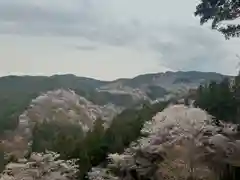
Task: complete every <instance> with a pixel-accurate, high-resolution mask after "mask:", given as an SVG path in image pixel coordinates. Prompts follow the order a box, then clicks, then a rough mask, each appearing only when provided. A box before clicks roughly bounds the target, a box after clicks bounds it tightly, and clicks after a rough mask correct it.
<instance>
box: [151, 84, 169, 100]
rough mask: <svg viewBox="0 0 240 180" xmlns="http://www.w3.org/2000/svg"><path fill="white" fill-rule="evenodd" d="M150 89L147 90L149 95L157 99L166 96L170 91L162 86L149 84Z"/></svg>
mask: <svg viewBox="0 0 240 180" xmlns="http://www.w3.org/2000/svg"><path fill="white" fill-rule="evenodd" d="M148 89H149V91H148V92H147V95H148V96H149V97H150V98H151V99H152V100H155V99H157V98H161V97H164V96H165V95H167V94H168V91H167V90H166V89H164V88H162V87H161V86H153V85H152V86H149V87H148Z"/></svg>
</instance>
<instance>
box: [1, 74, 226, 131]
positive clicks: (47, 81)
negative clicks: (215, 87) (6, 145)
mask: <svg viewBox="0 0 240 180" xmlns="http://www.w3.org/2000/svg"><path fill="white" fill-rule="evenodd" d="M224 77H225V76H224V75H221V74H218V73H206V72H196V71H190V72H181V71H179V72H166V73H156V74H144V75H140V76H137V77H135V78H132V79H118V80H115V81H100V80H96V79H92V78H86V77H77V76H75V75H71V74H67V75H54V76H50V77H47V76H6V77H1V78H0V135H1V132H4V131H5V130H6V129H7V130H8V129H10V130H11V129H14V128H16V127H17V125H18V122H19V116H20V115H21V114H22V113H23V112H24V111H25V110H26V109H27V108H28V107H29V104H30V103H31V101H32V99H35V98H36V97H38V96H40V95H41V94H42V93H45V92H47V91H53V90H57V89H65V90H68V89H71V90H73V91H74V92H76V94H77V95H79V96H81V97H83V98H85V99H86V100H88V101H90V102H91V103H92V104H95V105H99V106H105V105H107V104H114V105H115V106H117V107H120V108H129V107H133V106H136V105H138V104H141V103H142V102H145V101H150V102H153V101H154V100H156V99H160V98H164V97H167V96H169V95H172V94H176V93H184V92H187V91H188V90H189V89H191V88H196V87H198V86H199V84H204V83H208V82H210V81H212V80H213V81H220V80H222V79H223V78H224Z"/></svg>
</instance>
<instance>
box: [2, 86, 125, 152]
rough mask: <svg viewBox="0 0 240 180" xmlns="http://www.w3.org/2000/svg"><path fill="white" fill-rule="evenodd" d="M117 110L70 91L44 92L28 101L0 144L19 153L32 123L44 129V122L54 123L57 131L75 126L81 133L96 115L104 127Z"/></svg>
mask: <svg viewBox="0 0 240 180" xmlns="http://www.w3.org/2000/svg"><path fill="white" fill-rule="evenodd" d="M121 111H122V109H121V108H119V107H116V106H115V105H113V104H107V105H105V106H99V105H95V104H93V103H92V102H90V101H88V100H87V99H85V98H84V97H81V96H79V95H77V94H76V93H75V92H74V91H71V90H64V89H58V90H54V91H47V92H46V93H44V94H41V95H40V96H38V97H37V98H35V99H33V100H32V101H31V103H30V105H29V106H28V107H27V108H26V110H25V111H24V112H22V114H21V115H20V116H19V117H18V125H17V126H16V128H15V130H13V131H12V132H11V133H7V134H8V135H7V134H5V138H4V141H3V142H2V145H3V147H4V150H5V152H11V153H12V152H14V154H15V155H18V156H21V154H22V153H24V152H26V151H27V150H28V146H29V142H31V140H32V137H33V130H34V128H35V126H36V125H38V126H39V125H40V126H44V125H45V126H44V127H45V128H47V126H48V125H53V126H58V127H59V128H61V131H62V130H63V129H65V128H67V127H70V126H72V127H74V126H75V127H79V128H77V130H78V133H80V131H81V132H82V133H85V132H87V131H88V130H89V129H92V127H93V125H94V122H95V121H96V120H97V119H98V118H100V119H102V120H103V121H104V125H105V127H108V126H109V124H110V123H111V120H112V119H113V118H114V116H115V115H117V114H118V113H119V112H121ZM48 140H49V138H48Z"/></svg>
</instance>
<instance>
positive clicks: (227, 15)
mask: <svg viewBox="0 0 240 180" xmlns="http://www.w3.org/2000/svg"><path fill="white" fill-rule="evenodd" d="M195 16H200V23H201V24H204V23H206V22H208V21H209V20H212V29H216V30H218V31H220V32H221V33H222V34H224V35H225V38H226V39H229V38H230V37H239V36H240V24H234V23H233V22H232V23H230V24H225V25H224V24H223V22H224V21H233V20H236V19H238V18H239V17H240V1H239V0H201V3H200V4H199V5H198V6H197V7H196V12H195Z"/></svg>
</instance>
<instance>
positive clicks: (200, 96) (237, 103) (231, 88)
mask: <svg viewBox="0 0 240 180" xmlns="http://www.w3.org/2000/svg"><path fill="white" fill-rule="evenodd" d="M239 87H240V75H238V76H236V77H235V78H234V80H233V81H230V80H229V79H224V80H223V81H222V82H220V83H216V82H211V83H210V84H208V85H205V86H199V88H198V90H197V94H196V102H195V105H196V106H198V107H200V108H202V109H205V110H207V111H208V112H209V113H210V114H211V115H213V116H215V117H216V119H220V120H224V121H228V122H234V123H240V119H239V116H240V111H239V110H240V109H239V107H240V98H239V97H240V96H239V93H240V88H239Z"/></svg>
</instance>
